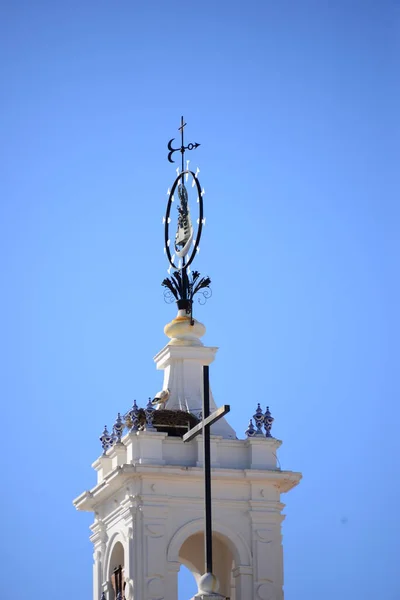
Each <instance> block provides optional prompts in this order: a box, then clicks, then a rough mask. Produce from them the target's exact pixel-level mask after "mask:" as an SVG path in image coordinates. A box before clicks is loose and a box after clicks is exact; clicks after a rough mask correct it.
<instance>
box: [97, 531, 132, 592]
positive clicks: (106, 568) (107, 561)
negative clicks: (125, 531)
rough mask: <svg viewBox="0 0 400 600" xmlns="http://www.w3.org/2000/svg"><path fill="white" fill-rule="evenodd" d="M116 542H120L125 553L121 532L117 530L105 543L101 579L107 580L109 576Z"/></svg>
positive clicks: (125, 553) (124, 543) (124, 542)
mask: <svg viewBox="0 0 400 600" xmlns="http://www.w3.org/2000/svg"><path fill="white" fill-rule="evenodd" d="M118 543H120V544H121V546H122V548H123V552H124V557H125V556H126V555H127V548H126V541H125V539H124V537H123V535H122V533H121V532H119V531H117V532H115V533H114V534H113V535H112V536H111V537H110V539H109V541H108V544H107V549H106V553H105V556H104V562H103V574H102V575H103V581H108V580H109V578H110V569H111V558H112V555H113V552H114V548H115V546H116V544H118Z"/></svg>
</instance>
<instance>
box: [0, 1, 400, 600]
mask: <svg viewBox="0 0 400 600" xmlns="http://www.w3.org/2000/svg"><path fill="white" fill-rule="evenodd" d="M399 40H400V3H399V2H398V1H395V0H393V1H390V0H386V1H385V0H381V1H379V2H378V1H375V2H372V1H369V0H364V1H358V0H352V1H344V0H337V1H335V2H327V1H325V0H320V1H311V0H304V1H297V2H296V1H294V0H292V1H284V0H283V1H281V2H278V1H275V2H272V1H269V0H265V1H263V2H261V1H255V0H248V1H247V2H245V3H243V2H237V1H233V2H229V3H228V2H226V1H225V0H223V1H220V2H211V1H209V0H203V1H202V2H199V3H197V4H195V3H190V2H180V1H177V0H171V1H169V2H162V1H158V2H154V1H152V2H151V1H149V2H146V3H142V2H132V1H130V2H128V1H127V0H119V1H118V2H112V1H111V0H109V1H105V0H98V1H96V2H94V1H91V0H83V1H82V0H81V1H80V2H77V1H75V0H71V1H70V2H50V1H41V0H37V1H36V2H23V1H22V0H13V2H3V3H2V5H1V7H0V57H1V58H0V79H1V87H0V94H1V109H2V110H1V113H0V126H1V143H0V152H1V160H0V191H1V202H0V211H1V214H0V227H1V232H0V257H1V258H0V260H1V267H2V268H1V271H2V283H3V285H2V295H1V298H0V310H1V313H2V317H3V318H2V327H1V336H0V353H1V355H0V364H1V378H0V383H1V398H2V423H3V434H2V435H3V451H2V458H3V469H2V473H3V475H2V488H3V494H2V504H3V511H4V512H3V514H4V517H5V518H4V521H3V535H2V540H3V543H2V544H1V549H0V552H1V563H2V566H3V572H4V573H6V574H7V573H8V574H10V573H12V572H13V570H15V569H16V572H17V573H18V578H21V581H20V582H19V583H18V585H17V586H15V580H14V579H13V578H12V577H9V576H5V577H4V581H3V585H2V589H3V592H4V596H5V597H6V596H11V594H12V595H13V597H14V598H15V599H16V600H23V599H24V598H26V595H27V593H34V594H37V593H38V589H41V590H43V593H45V591H46V592H47V593H48V591H49V590H52V591H53V592H54V590H56V593H57V597H58V599H59V600H67V598H68V599H69V598H71V595H72V596H73V597H74V599H75V600H84V599H87V598H90V597H91V586H92V581H91V579H92V568H91V565H92V549H91V544H90V542H89V540H88V535H89V530H88V526H89V524H90V522H91V517H90V515H85V514H79V513H76V512H75V509H74V508H73V507H72V504H71V501H72V498H74V497H76V496H77V495H78V494H79V493H81V492H82V491H83V490H85V489H88V488H90V487H91V486H92V485H93V484H94V482H95V474H94V472H93V471H92V470H91V467H90V465H91V462H92V461H93V460H94V459H95V458H96V457H97V456H98V454H99V453H100V445H99V442H98V436H99V435H100V433H101V431H102V428H103V426H104V423H108V424H109V425H111V424H112V422H113V420H114V418H115V416H116V413H117V411H124V410H126V409H127V408H128V407H129V406H130V405H131V403H132V401H133V398H136V399H137V401H138V402H139V403H144V402H145V400H146V399H147V397H148V396H151V395H152V394H153V393H154V392H155V391H157V390H158V389H160V387H161V374H160V373H159V372H156V370H155V367H154V364H153V361H152V357H153V356H154V355H155V354H156V353H157V352H158V351H159V350H160V349H161V348H162V346H163V345H164V344H165V341H166V339H165V337H164V334H163V326H164V324H165V323H166V322H167V321H169V320H170V319H171V318H172V317H173V316H174V312H175V311H174V309H173V308H172V307H171V306H167V305H165V304H164V302H163V295H162V289H161V286H160V282H161V280H162V279H163V278H164V276H165V274H166V269H167V263H166V260H165V257H164V256H163V232H162V225H161V218H162V214H163V211H164V208H165V201H166V190H167V188H168V186H170V185H171V183H172V181H173V178H174V175H175V171H174V168H173V167H172V166H171V165H170V164H169V163H168V162H167V160H166V144H167V142H168V140H169V139H170V138H171V137H174V135H176V133H177V131H176V130H177V127H178V125H179V119H180V116H181V114H183V115H185V119H186V121H187V123H188V127H187V136H188V138H187V139H188V140H189V138H190V141H199V142H201V147H200V148H199V149H198V150H196V155H195V156H192V157H191V158H192V159H193V162H192V163H191V165H192V166H199V167H200V169H201V176H202V179H201V182H202V185H203V186H204V187H205V190H206V195H205V197H204V200H205V203H206V216H207V225H206V228H205V231H204V236H203V239H202V244H201V252H200V255H199V258H198V261H197V267H198V268H199V269H200V270H201V271H202V272H204V273H205V274H208V275H210V276H211V278H212V281H213V285H212V287H213V298H212V300H211V301H209V302H208V304H207V305H206V306H205V307H204V308H202V309H201V312H200V310H198V312H197V316H198V317H199V318H200V319H201V320H202V321H203V322H204V323H205V324H206V326H207V334H206V338H205V342H206V343H209V344H210V345H218V346H219V347H220V351H219V354H218V357H217V360H216V362H215V364H214V365H213V367H212V371H211V378H212V387H213V392H214V396H215V398H216V401H217V403H218V404H222V403H224V402H228V401H229V403H230V404H231V415H230V422H231V423H232V425H233V426H234V427H235V428H236V430H237V432H238V435H239V436H242V435H243V432H244V430H245V429H246V425H247V423H248V419H249V417H250V416H251V415H252V414H253V412H254V409H255V407H256V404H257V402H261V403H262V404H269V405H270V407H271V411H272V413H273V415H274V417H275V419H276V420H275V424H274V428H273V433H274V434H275V435H276V437H279V438H280V439H282V440H283V442H284V444H283V447H282V449H281V451H280V460H281V464H282V467H283V468H285V469H293V470H300V471H302V472H303V475H304V479H303V481H302V482H301V485H300V486H299V487H298V488H297V489H295V490H294V491H292V492H291V493H290V494H288V495H287V496H286V497H285V498H284V501H285V502H286V504H287V507H286V509H285V512H286V514H287V518H286V520H285V522H284V525H283V534H284V553H285V598H286V600H292V599H293V600H294V599H296V600H314V599H315V600H319V599H321V598H323V599H324V600H336V599H337V598H338V597H340V598H341V599H342V600H354V598H363V600H376V598H385V600H398V598H400V583H399V578H398V554H399V543H398V539H399V535H400V519H399V510H398V507H399V491H400V489H399V482H398V474H399V460H398V454H399V450H400V448H399V441H398V439H399V434H398V421H399V417H400V411H399V407H398V398H399V378H398V372H399V348H398V346H399V342H398V340H399V334H400V327H399V317H398V306H399V282H398V280H399V277H398V273H399V256H400V248H399V200H398V198H399V193H398V192H399V185H398V175H397V173H396V170H397V172H398V164H399V110H398V107H399V105H400V102H399V101H400V97H399V96H400V95H399V72H400V64H399V63H400V59H399V56H400V55H399V50H400V48H399V46H400V44H399ZM396 553H397V556H396ZM180 591H181V596H180V600H183V599H184V598H189V597H190V595H191V593H193V586H192V583H191V581H190V579H189V578H187V577H183V578H182V581H181V589H180Z"/></svg>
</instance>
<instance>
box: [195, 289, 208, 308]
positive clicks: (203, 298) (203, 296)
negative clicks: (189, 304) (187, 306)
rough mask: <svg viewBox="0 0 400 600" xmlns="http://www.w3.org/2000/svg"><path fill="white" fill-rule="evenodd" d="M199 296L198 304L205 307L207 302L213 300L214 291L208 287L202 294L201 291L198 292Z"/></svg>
mask: <svg viewBox="0 0 400 600" xmlns="http://www.w3.org/2000/svg"><path fill="white" fill-rule="evenodd" d="M198 294H199V295H198V297H197V302H198V303H199V304H200V305H201V306H203V305H204V304H205V303H206V302H207V300H208V299H209V298H211V296H212V290H211V288H209V287H207V288H205V289H204V290H203V291H202V292H201V291H199V292H198Z"/></svg>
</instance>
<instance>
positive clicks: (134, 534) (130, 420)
mask: <svg viewBox="0 0 400 600" xmlns="http://www.w3.org/2000/svg"><path fill="white" fill-rule="evenodd" d="M183 129H184V122H183V118H182V121H181V127H180V130H181V138H182V140H181V142H182V145H181V148H178V149H174V148H173V147H172V145H171V143H172V141H173V140H171V142H170V143H169V145H168V148H169V150H170V154H169V159H170V160H171V156H172V155H173V153H174V152H175V151H177V150H180V151H181V153H182V170H181V171H180V173H178V177H177V178H176V180H175V182H174V184H173V186H172V188H171V192H170V196H169V200H168V205H167V213H166V219H165V222H166V230H165V231H166V233H165V240H166V254H167V257H168V260H169V262H170V264H171V266H172V267H173V268H174V269H177V270H176V271H175V272H174V273H173V275H172V276H171V278H169V279H165V280H164V282H163V285H164V286H165V287H166V288H167V290H169V291H170V292H171V293H172V295H173V296H174V297H175V299H176V300H177V304H178V314H177V316H176V318H175V319H173V321H172V322H171V323H169V324H168V325H166V327H165V329H164V331H165V334H166V335H167V337H168V338H169V342H168V343H167V345H166V346H165V347H164V348H163V349H162V350H161V351H160V352H159V353H158V354H157V355H156V357H155V359H154V360H155V363H156V367H157V369H159V370H162V371H164V382H163V387H162V390H161V392H159V393H157V394H156V395H155V398H154V400H153V401H151V400H150V399H149V402H148V403H147V405H146V406H145V407H143V408H140V407H138V406H137V404H136V401H135V402H134V404H133V407H132V408H131V410H129V411H128V412H126V413H118V417H117V420H116V422H115V424H114V426H113V428H112V430H111V431H110V432H108V430H107V428H105V429H104V432H103V434H102V436H101V437H100V440H101V443H102V447H103V453H102V455H101V456H100V457H99V458H98V459H97V460H96V461H95V462H94V463H93V468H94V469H95V470H96V471H97V483H96V485H95V486H94V487H92V489H91V490H90V491H86V492H84V493H82V494H81V495H80V496H79V497H78V498H76V499H75V500H74V505H75V507H76V508H77V509H78V510H83V511H90V512H93V514H94V523H93V525H92V526H91V529H92V532H93V534H92V536H91V541H92V542H93V546H94V554H93V559H94V565H93V600H178V572H179V569H180V566H181V565H185V566H186V567H188V568H189V569H190V571H191V572H192V573H193V575H194V577H195V579H196V582H197V584H198V592H197V594H196V595H195V596H194V599H196V600H283V552H282V534H281V525H282V521H283V519H284V516H283V515H282V510H283V508H284V504H282V502H281V494H282V493H284V492H287V491H289V490H291V489H292V488H293V487H294V486H295V485H297V484H298V482H299V481H300V479H301V474H300V473H296V472H292V471H282V470H281V469H280V467H279V466H278V464H279V463H278V460H277V450H278V448H279V446H280V445H281V442H280V441H279V440H277V439H275V438H274V437H272V435H271V427H272V423H273V418H272V416H271V413H270V411H269V408H268V407H267V408H266V410H264V408H265V407H263V408H261V407H260V405H259V404H258V407H257V409H256V412H255V414H254V421H255V422H254V423H253V420H252V419H250V423H249V425H248V428H247V430H246V432H245V435H246V437H245V438H244V439H238V438H237V436H236V433H235V431H234V430H233V429H232V427H231V426H230V425H229V423H228V422H227V420H226V419H225V418H221V419H220V420H219V421H218V422H216V423H214V424H213V425H212V426H211V438H210V450H211V480H212V494H211V499H212V502H211V505H212V550H213V556H214V560H213V561H212V564H213V568H212V573H213V574H212V575H210V574H206V573H205V561H204V545H205V544H204V531H205V524H204V474H203V445H202V441H203V440H202V437H203V436H202V435H199V436H198V437H196V438H195V439H193V440H192V441H189V442H187V443H185V442H184V441H183V439H182V436H183V435H184V434H185V433H186V432H187V431H188V430H189V429H191V428H193V427H194V426H195V425H196V424H199V423H201V422H202V421H201V420H202V418H203V415H201V407H202V400H203V367H204V366H207V365H210V364H211V363H212V362H213V361H214V358H215V355H216V352H217V348H215V347H207V346H204V345H203V343H202V341H201V338H202V336H203V335H204V333H205V327H204V325H202V324H201V323H199V322H198V321H196V320H194V319H193V318H192V312H191V308H192V302H193V296H194V295H195V294H196V293H198V292H200V293H204V292H202V291H201V290H207V289H209V284H210V280H209V279H208V278H201V279H200V274H199V273H198V272H197V271H194V272H193V273H191V274H190V273H189V271H188V266H189V265H190V264H191V262H192V261H193V258H194V256H195V254H196V249H197V246H198V243H199V240H200V235H201V228H202V224H203V203H202V195H203V193H204V191H202V189H201V187H200V185H199V182H198V178H197V175H198V170H197V171H196V173H193V172H192V171H189V170H186V171H184V169H183V166H184V161H183V155H184V152H185V150H192V149H195V148H197V147H198V145H199V144H189V145H188V146H184V141H183ZM171 162H172V160H171ZM189 175H190V176H191V177H192V178H193V182H194V183H193V187H195V186H196V187H195V190H196V192H197V199H198V205H199V219H198V220H197V222H198V232H197V236H195V235H194V232H193V227H192V221H191V216H190V210H189V195H188V190H187V189H186V186H185V181H187V179H188V176H189ZM176 190H178V196H179V201H180V204H179V206H178V232H177V234H176V237H175V244H174V246H175V250H176V253H177V254H178V256H180V257H181V258H182V257H183V260H181V262H180V264H179V265H178V266H176V265H175V264H174V259H175V255H174V256H171V253H170V250H169V246H170V239H169V233H168V231H169V223H170V221H171V219H170V209H171V202H172V201H173V200H174V196H173V195H174V192H175V191H176ZM178 234H179V235H178ZM191 242H193V248H194V249H193V251H192V250H191V248H192V243H191ZM191 251H192V254H190V252H191ZM168 293H169V292H168ZM221 403H222V402H221ZM252 404H253V402H252V400H251V399H250V398H249V399H246V402H242V406H243V405H250V406H251V405H252ZM210 409H211V411H214V410H215V409H216V405H215V403H214V399H213V397H212V393H210ZM121 414H122V415H123V416H121ZM244 417H245V415H244ZM247 418H248V415H247ZM198 427H200V425H198ZM205 447H206V448H208V445H207V444H206V445H205ZM205 456H206V464H207V456H208V454H207V453H206V454H205ZM207 531H210V528H208V529H207ZM208 539H211V536H210V537H208ZM187 600H190V599H189V598H188V599H187Z"/></svg>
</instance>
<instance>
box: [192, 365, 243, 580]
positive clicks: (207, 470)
mask: <svg viewBox="0 0 400 600" xmlns="http://www.w3.org/2000/svg"><path fill="white" fill-rule="evenodd" d="M203 387H204V390H203V414H202V420H201V422H200V423H198V424H197V425H195V426H194V427H192V429H190V430H189V431H188V432H187V433H185V435H184V436H183V441H184V442H190V441H191V440H193V439H194V438H195V437H196V436H197V435H199V434H201V433H202V434H203V470H204V532H205V533H204V551H205V572H206V573H212V567H213V559H212V519H211V444H210V426H211V425H212V424H213V423H215V422H216V421H218V419H221V417H223V416H224V415H226V414H227V413H228V412H229V411H230V409H231V407H230V406H229V404H224V405H223V406H221V408H218V409H217V410H215V411H214V412H213V413H212V414H211V415H210V374H209V367H208V366H204V367H203Z"/></svg>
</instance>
